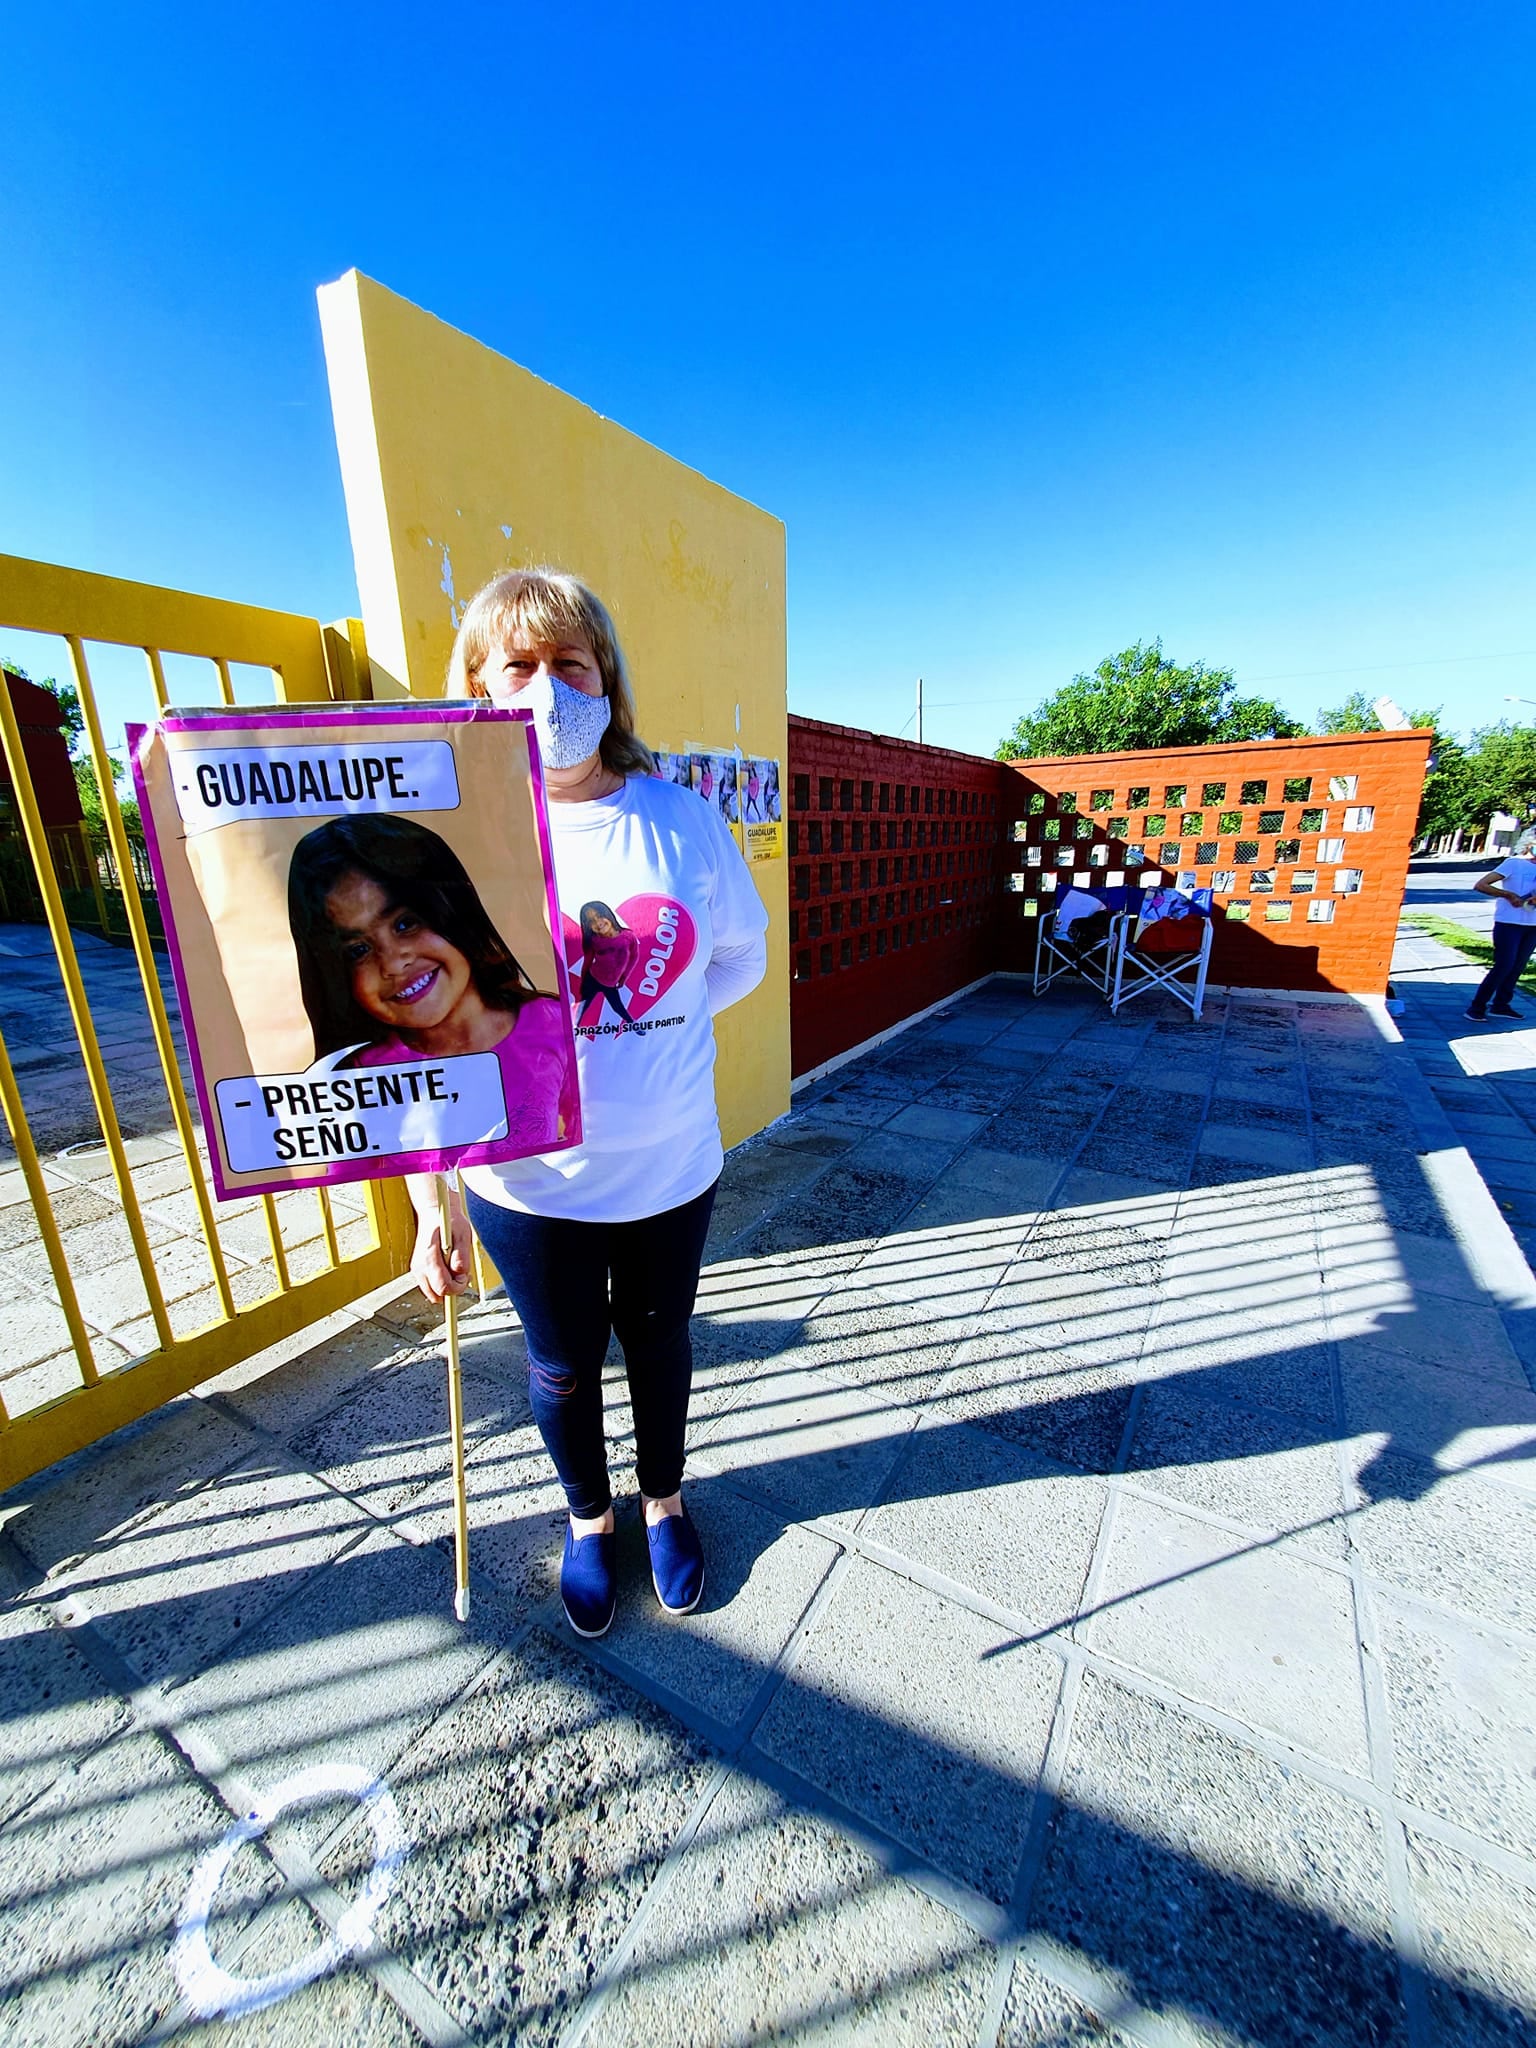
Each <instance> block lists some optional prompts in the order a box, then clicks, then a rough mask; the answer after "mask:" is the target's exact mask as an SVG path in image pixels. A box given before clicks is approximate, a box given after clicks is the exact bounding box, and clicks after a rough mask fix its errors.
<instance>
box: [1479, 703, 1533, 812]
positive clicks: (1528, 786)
mask: <svg viewBox="0 0 1536 2048" xmlns="http://www.w3.org/2000/svg"><path fill="white" fill-rule="evenodd" d="M1469 761H1470V764H1471V765H1470V774H1469V778H1468V784H1469V786H1468V791H1467V795H1468V800H1469V802H1470V803H1471V805H1473V806H1474V815H1473V816H1472V817H1470V818H1468V819H1466V820H1465V821H1464V822H1465V823H1467V824H1478V825H1486V824H1487V822H1488V820H1489V818H1490V817H1491V816H1492V815H1493V813H1494V812H1495V811H1508V812H1509V813H1510V815H1511V816H1512V817H1516V818H1519V819H1520V820H1521V821H1522V822H1523V821H1525V820H1526V819H1528V818H1529V817H1531V815H1532V814H1533V812H1536V726H1533V725H1511V724H1510V723H1509V721H1508V720H1507V719H1501V720H1500V721H1499V723H1498V724H1497V725H1485V726H1481V727H1479V728H1478V729H1477V730H1476V731H1475V732H1474V733H1473V735H1472V748H1471V752H1470V755H1469Z"/></svg>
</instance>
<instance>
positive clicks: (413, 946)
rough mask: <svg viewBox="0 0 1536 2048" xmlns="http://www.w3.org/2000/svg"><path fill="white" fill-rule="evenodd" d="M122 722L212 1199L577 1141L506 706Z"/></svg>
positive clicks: (537, 832)
mask: <svg viewBox="0 0 1536 2048" xmlns="http://www.w3.org/2000/svg"><path fill="white" fill-rule="evenodd" d="M128 738H129V745H130V749H131V752H132V760H133V773H134V781H135V785H136V788H137V791H138V797H139V804H140V808H141V812H142V815H143V819H144V825H145V831H146V836H147V838H148V841H149V850H150V857H151V860H152V862H153V865H154V869H155V877H156V882H157V885H158V888H159V892H160V902H161V905H162V908H163V911H164V915H165V926H166V938H167V941H168V943H169V946H170V951H171V966H172V970H173V972H174V975H175V979H176V990H177V995H178V997H179V999H180V1003H181V1011H182V1016H183V1018H184V1020H185V1023H186V1028H187V1045H188V1051H189V1053H190V1055H191V1061H192V1069H193V1078H194V1081H195V1084H196V1088H197V1094H198V1100H199V1103H200V1104H201V1107H202V1113H203V1123H204V1127H205V1129H206V1131H207V1132H208V1135H209V1147H210V1158H211V1164H212V1168H213V1176H214V1184H215V1186H216V1188H217V1190H218V1193H219V1195H220V1196H221V1197H222V1198H224V1199H226V1200H228V1199H230V1198H232V1197H234V1196H238V1195H248V1194H253V1193H255V1194H260V1193H269V1192H276V1191H279V1190H282V1189H285V1188H295V1187H314V1186H319V1185H323V1184H326V1183H331V1182H338V1181H354V1180H367V1179H374V1178H378V1177H381V1176H385V1175H390V1174H398V1173H406V1172H435V1171H441V1170H443V1169H445V1168H448V1167H452V1166H456V1165H463V1164H470V1165H478V1164H488V1163H491V1162H494V1161H496V1160H499V1159H516V1158H522V1157H525V1156H527V1155H528V1154H530V1153H536V1152H551V1151H557V1150H560V1149H563V1148H564V1147H566V1146H570V1145H574V1144H577V1143H579V1142H580V1138H581V1110H580V1103H579V1099H578V1095H577V1088H576V1053H575V1039H574V1035H573V1030H572V1020H571V1011H570V1003H569V1001H568V1000H567V998H566V993H565V973H564V963H563V960H562V959H561V957H560V953H559V951H558V950H557V946H556V940H555V936H554V935H555V934H556V933H558V932H559V930H560V923H559V907H558V904H557V901H556V896H555V887H554V878H553V867H552V863H551V858H550V847H549V829H548V820H547V817H546V814H545V809H544V792H543V786H542V783H541V781H540V779H539V774H538V765H537V746H536V742H535V741H534V739H533V736H532V720H531V717H530V716H529V714H527V713H525V712H519V711H503V710H497V709H495V708H494V707H492V706H490V705H487V704H483V703H468V704H457V705H445V704H431V705H423V704H391V705H352V706H348V707H347V708H346V709H345V710H342V709H339V708H332V707H326V708H324V709H320V708H309V709H304V710H298V709H293V708H279V709H274V710H264V711H259V712H244V711H234V710H218V711H197V712H168V713H166V714H165V716H164V717H162V718H161V719H159V720H158V721H157V723H156V724H155V725H153V726H150V727H144V726H133V727H130V728H129V734H128Z"/></svg>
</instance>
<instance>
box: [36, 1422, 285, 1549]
mask: <svg viewBox="0 0 1536 2048" xmlns="http://www.w3.org/2000/svg"><path fill="white" fill-rule="evenodd" d="M256 1444H257V1440H256V1439H255V1438H253V1437H252V1435H251V1433H250V1431H249V1430H246V1429H242V1428H241V1427H240V1425H239V1423H237V1422H232V1421H231V1420H230V1419H229V1417H228V1416H226V1415H221V1414H219V1412H218V1410H217V1409H214V1408H210V1407H209V1406H208V1405H207V1404H206V1403H205V1402H202V1401H199V1400H198V1399H197V1397H196V1396H195V1395H191V1394H184V1395H182V1396H181V1397H180V1398H179V1399H178V1400H175V1401H169V1402H167V1403H166V1405H165V1406H164V1407H163V1408H157V1409H155V1410H154V1411H153V1412H152V1413H151V1414H149V1415H146V1416H144V1417H143V1418H142V1419H141V1420H140V1421H138V1422H132V1423H129V1424H127V1425H126V1427H124V1428H123V1429H119V1430H116V1431H114V1432H113V1434H112V1435H111V1436H109V1437H104V1438H103V1439H102V1441H101V1442H100V1443H98V1444H92V1445H91V1446H90V1447H89V1449H87V1450H83V1451H77V1452H76V1453H75V1455H74V1456H73V1457H72V1458H66V1459H64V1460H63V1461H62V1462H61V1463H59V1464H57V1465H53V1466H50V1467H49V1468H48V1470H47V1471H45V1472H40V1473H38V1474H37V1476H36V1477H35V1478H33V1479H28V1480H25V1481H23V1483H22V1484H21V1485H19V1486H16V1487H13V1488H12V1489H11V1491H10V1492H9V1493H8V1494H6V1495H4V1496H3V1497H0V1498H3V1502H4V1505H5V1507H6V1509H7V1510H10V1509H22V1510H24V1512H21V1513H17V1514H15V1515H13V1516H12V1517H11V1518H10V1519H9V1520H8V1521H7V1522H6V1534H7V1535H8V1536H10V1537H11V1539H12V1541H13V1542H14V1543H15V1545H16V1547H17V1549H18V1550H20V1551H21V1553H22V1555H23V1556H24V1557H25V1558H26V1559H27V1560H28V1561H29V1562H30V1563H31V1564H33V1565H34V1566H36V1568H37V1570H38V1571H40V1572H47V1571H50V1570H52V1569H53V1568H54V1567H55V1566H56V1565H58V1564H60V1563H62V1562H63V1561H64V1560H65V1559H67V1558H73V1557H78V1556H81V1555H82V1554H83V1553H84V1552H86V1551H87V1550H89V1549H90V1547H91V1545H92V1544H94V1543H98V1542H100V1541H102V1540H103V1539H104V1538H106V1537H108V1536H110V1535H112V1534H113V1532H114V1531H117V1530H121V1529H124V1528H126V1527H127V1526H128V1525H129V1524H130V1523H132V1522H134V1521H136V1520H137V1519H138V1518H139V1517H140V1516H143V1515H146V1514H149V1513H151V1512H153V1511H154V1510H155V1509H158V1508H160V1507H163V1506H164V1505H165V1503H166V1502H167V1501H171V1500H174V1499H175V1498H176V1496H177V1495H178V1494H179V1493H181V1492H182V1491H183V1490H184V1489H186V1488H187V1487H189V1486H194V1485H198V1484H200V1483H201V1482H202V1481H203V1480H204V1479H206V1478H208V1477H209V1476H210V1475H211V1474H213V1473H215V1472H220V1471H223V1470H224V1469H225V1468H227V1467H228V1466H230V1465H233V1464H234V1463H235V1462H236V1460H237V1459H240V1458H242V1457H245V1456H247V1455H249V1454H250V1453H251V1452H252V1451H253V1450H254V1449H255V1448H256Z"/></svg>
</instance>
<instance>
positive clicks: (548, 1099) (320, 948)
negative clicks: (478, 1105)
mask: <svg viewBox="0 0 1536 2048" xmlns="http://www.w3.org/2000/svg"><path fill="white" fill-rule="evenodd" d="M288 921H289V924H290V927H291V928H292V931H293V943H294V947H295V950H296V952H297V954H298V961H299V987H300V990H301V992H302V994H303V998H304V1009H305V1013H306V1014H307V1016H308V1018H309V1021H310V1025H311V1027H312V1029H313V1031H314V1034H315V1057H316V1059H323V1058H324V1057H325V1056H326V1055H327V1054H329V1053H336V1052H345V1053H346V1055H347V1057H346V1058H345V1059H344V1060H343V1061H342V1062H341V1065H342V1066H343V1067H344V1068H345V1067H378V1066H393V1065H397V1064H398V1063H399V1062H401V1061H404V1060H420V1059H441V1058H443V1057H444V1056H446V1055H451V1054H454V1053H465V1052H494V1053H495V1054H496V1057H497V1059H498V1061H499V1062H500V1065H501V1075H502V1088H503V1092H504V1095H505V1098H506V1106H507V1128H508V1135H509V1136H511V1137H515V1138H516V1139H518V1140H520V1141H525V1142H527V1143H529V1144H534V1143H537V1144H539V1145H541V1146H542V1145H549V1144H558V1143H559V1140H560V1136H561V1134H562V1131H563V1130H564V1129H568V1128H570V1127H571V1126H572V1124H573V1122H574V1116H575V1107H576V1105H575V1085H576V1084H575V1069H574V1064H573V1062H572V1060H571V1057H570V1053H569V1049H568V1041H567V1034H566V1029H565V1018H564V1014H563V1005H562V1003H561V1001H560V998H559V997H558V996H556V995H553V994H551V993H548V992H547V991H544V990H540V989H536V988H535V987H534V985H533V983H532V981H530V979H529V978H528V976H527V974H525V973H524V971H523V969H522V968H521V967H520V966H519V964H518V962H517V961H516V959H515V958H514V957H513V955H512V953H511V952H510V951H509V950H508V948H507V945H506V942H505V941H504V940H503V939H502V937H501V935H500V933H499V932H497V930H496V928H495V926H494V925H493V924H492V923H491V920H490V918H489V917H488V916H487V915H486V912H485V908H484V905H483V904H482V903H481V901H480V897H479V893H478V892H477V890H476V888H475V885H474V883H473V882H472V881H471V880H470V878H469V876H468V874H467V873H466V872H465V869H464V865H463V863H462V862H461V861H460V860H459V858H458V856H457V855H456V854H455V853H454V852H453V850H452V848H451V847H450V846H449V845H448V844H447V843H446V841H445V840H443V839H442V838H441V837H440V836H439V835H438V834H437V833H436V832H433V831H432V830H431V829H430V828H429V827H427V826H425V825H418V824H416V823H414V822H413V821H412V820H411V819H409V818H400V817H394V816H391V815H390V814H388V813H384V814H382V815H378V816H373V817H355V818H336V819H333V820H331V821H330V822H329V823H328V824H325V825H321V826H319V827H317V828H316V830H315V831H313V832H310V833H308V834H307V835H306V836H305V837H304V838H303V839H301V840H300V841H299V843H298V845H297V846H296V847H295V848H294V852H293V860H292V863H291V864H290V866H289V870H288Z"/></svg>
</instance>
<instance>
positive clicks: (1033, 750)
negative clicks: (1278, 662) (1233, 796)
mask: <svg viewBox="0 0 1536 2048" xmlns="http://www.w3.org/2000/svg"><path fill="white" fill-rule="evenodd" d="M1305 730H1306V728H1305V727H1304V726H1302V725H1299V724H1298V723H1297V721H1296V720H1295V719H1294V718H1292V717H1291V715H1290V713H1289V712H1287V711H1284V710H1282V708H1281V707H1280V706H1279V705H1278V704H1273V703H1271V702H1270V701H1269V699H1268V698H1265V697H1240V696H1239V695H1238V694H1237V685H1236V682H1235V680H1234V678H1233V674H1232V671H1231V669H1229V668H1207V667H1206V665H1205V663H1204V662H1203V661H1197V662H1194V663H1192V664H1191V665H1190V666H1188V667H1182V666H1181V665H1180V664H1179V663H1178V662H1176V661H1170V660H1169V658H1168V657H1167V655H1165V654H1164V653H1163V643H1162V641H1161V640H1153V641H1151V642H1150V643H1146V642H1143V641H1140V640H1138V641H1137V642H1136V644H1135V646H1134V647H1127V648H1125V649H1124V650H1123V651H1122V652H1121V653H1119V654H1111V655H1109V656H1107V657H1106V658H1105V659H1104V660H1103V661H1101V662H1100V663H1099V665H1098V667H1097V668H1096V669H1095V670H1094V671H1093V673H1092V674H1091V675H1076V676H1074V677H1073V678H1072V680H1071V682H1070V683H1068V684H1066V685H1065V686H1064V688H1062V689H1060V690H1058V691H1057V692H1056V693H1055V695H1054V696H1052V697H1047V698H1046V700H1045V702H1044V703H1043V704H1041V705H1039V706H1038V707H1037V708H1036V709H1035V710H1034V711H1033V712H1031V713H1030V714H1029V715H1028V716H1027V717H1024V718H1021V719H1020V720H1019V722H1018V724H1017V725H1016V726H1015V727H1014V729H1013V731H1012V732H1011V733H1010V734H1009V736H1008V737H1007V738H1006V739H1005V740H1003V741H1002V743H1001V744H1000V745H999V747H998V749H997V758H998V760H1000V761H1024V760H1030V759H1033V758H1035V757H1037V756H1040V755H1047V754H1119V753H1124V752H1126V751H1127V750H1128V749H1130V748H1133V747H1189V746H1207V745H1211V744H1215V743H1217V742H1220V741H1226V740H1259V739H1289V738H1292V737H1294V736H1295V735H1296V734H1298V733H1301V732H1304V731H1305Z"/></svg>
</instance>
